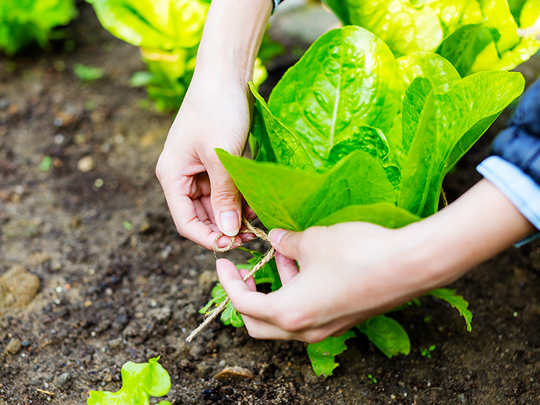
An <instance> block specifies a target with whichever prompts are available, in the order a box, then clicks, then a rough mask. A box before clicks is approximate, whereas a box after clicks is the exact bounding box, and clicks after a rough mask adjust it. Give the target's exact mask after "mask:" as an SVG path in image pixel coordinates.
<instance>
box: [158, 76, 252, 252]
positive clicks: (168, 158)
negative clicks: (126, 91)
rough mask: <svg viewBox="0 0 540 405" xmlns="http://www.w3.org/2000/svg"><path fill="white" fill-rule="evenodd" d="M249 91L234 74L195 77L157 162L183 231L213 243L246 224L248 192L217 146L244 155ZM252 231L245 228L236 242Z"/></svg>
mask: <svg viewBox="0 0 540 405" xmlns="http://www.w3.org/2000/svg"><path fill="white" fill-rule="evenodd" d="M248 97H249V96H248V88H247V85H245V84H243V83H241V82H240V81H238V80H236V81H235V80H234V79H231V78H230V77H223V76H221V77H220V76H215V75H211V76H208V75H206V76H204V77H202V78H201V79H199V78H198V77H196V78H194V79H193V82H192V84H191V86H190V88H189V91H188V93H187V95H186V98H185V100H184V102H183V103H182V107H181V108H180V111H179V112H178V115H177V117H176V119H175V121H174V124H173V126H172V128H171V130H170V132H169V135H168V137H167V141H166V142H165V146H164V149H163V152H162V153H161V156H160V158H159V161H158V164H157V168H156V174H157V177H158V179H159V181H160V183H161V186H162V187H163V191H164V193H165V198H166V199H167V203H168V205H169V209H170V211H171V215H172V217H173V220H174V222H175V224H176V228H177V229H178V232H179V233H180V234H181V235H183V236H185V237H186V238H189V239H191V240H193V241H194V242H196V243H198V244H200V245H202V246H204V247H205V248H207V249H212V245H213V242H214V240H215V239H216V238H217V237H218V236H219V234H220V233H221V232H223V233H224V234H225V235H228V236H231V237H235V235H237V233H238V230H239V229H240V225H241V220H242V196H241V195H240V193H239V192H238V190H237V188H236V186H235V185H234V183H233V181H232V179H231V177H230V176H229V174H228V173H227V171H226V170H225V168H224V167H223V165H222V164H221V162H220V161H219V159H218V157H217V154H216V152H215V148H221V149H224V150H226V151H227V152H229V153H231V154H233V155H236V156H240V155H242V151H243V149H244V145H245V144H246V139H247V135H248V131H249V128H250V117H251V112H250V108H249V105H250V103H249V100H248ZM247 214H248V216H249V217H252V212H251V211H250V212H248V213H247ZM249 237H250V236H249V235H248V234H241V235H240V236H237V237H236V243H237V244H238V245H239V244H240V242H241V238H242V239H244V240H246V239H247V238H249ZM223 239H227V238H223ZM227 242H228V240H225V241H220V246H225V245H226V244H227Z"/></svg>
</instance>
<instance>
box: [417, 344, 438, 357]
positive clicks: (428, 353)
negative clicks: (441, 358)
mask: <svg viewBox="0 0 540 405" xmlns="http://www.w3.org/2000/svg"><path fill="white" fill-rule="evenodd" d="M436 347H437V346H435V345H431V346H429V347H428V348H426V349H420V354H421V355H422V357H427V358H428V359H431V352H433V350H435V348H436Z"/></svg>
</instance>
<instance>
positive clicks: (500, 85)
mask: <svg viewBox="0 0 540 405" xmlns="http://www.w3.org/2000/svg"><path fill="white" fill-rule="evenodd" d="M417 80H418V79H417ZM418 83H422V82H418ZM493 83H497V86H493ZM413 84H414V83H413ZM411 87H413V86H411ZM414 87H417V88H418V89H420V90H421V89H424V92H425V91H426V89H427V87H426V86H425V84H423V85H420V84H418V85H417V86H414ZM414 87H413V88H412V89H411V91H410V92H408V94H409V95H410V98H411V99H412V100H413V101H414V102H417V103H421V102H422V100H425V101H424V102H423V106H424V107H423V108H422V110H421V113H420V114H419V115H418V114H416V115H414V116H413V115H410V118H409V119H408V121H407V122H406V123H405V122H404V124H403V128H404V131H405V132H407V131H409V132H408V134H407V138H409V139H410V137H411V132H412V129H414V127H415V126H416V132H415V135H414V136H413V140H412V142H411V146H410V151H409V153H408V154H407V157H406V159H405V160H404V162H403V167H402V182H401V187H400V192H399V195H398V205H399V206H400V207H402V208H405V209H407V210H409V211H410V212H412V213H413V214H416V215H419V216H421V217H426V216H429V215H431V214H433V213H435V212H436V211H437V209H438V202H439V196H440V191H441V187H442V180H443V178H444V175H445V174H446V173H448V171H449V170H450V169H451V168H452V167H453V166H454V165H455V163H456V162H457V161H458V160H459V159H460V158H461V157H462V156H463V155H464V154H465V152H466V151H467V150H469V148H470V147H471V146H472V145H473V144H474V142H476V141H477V140H478V139H479V138H480V136H481V135H482V134H483V133H484V132H485V131H486V130H487V128H488V127H489V126H490V125H491V123H493V121H494V120H495V119H496V118H497V116H498V115H499V114H500V113H501V112H502V110H503V109H504V108H505V107H506V106H507V105H508V104H510V102H512V101H513V100H514V99H516V98H517V97H518V96H519V95H520V94H521V93H522V92H523V89H524V79H523V77H522V76H521V75H520V74H518V73H508V72H480V73H477V74H475V75H472V76H468V77H466V78H464V79H462V80H459V81H456V82H454V84H453V86H452V87H451V88H450V90H448V91H446V92H444V91H439V90H437V91H435V90H434V91H431V92H430V93H429V95H428V97H427V98H425V97H424V96H423V95H422V96H419V95H418V94H417V93H418V91H415V90H414ZM418 89H417V90H418ZM413 92H414V93H413ZM406 100H407V96H406V99H405V102H404V105H406ZM420 108H421V107H419V106H416V111H420ZM418 117H419V119H418ZM404 138H405V137H404ZM433 151H436V152H435V153H433Z"/></svg>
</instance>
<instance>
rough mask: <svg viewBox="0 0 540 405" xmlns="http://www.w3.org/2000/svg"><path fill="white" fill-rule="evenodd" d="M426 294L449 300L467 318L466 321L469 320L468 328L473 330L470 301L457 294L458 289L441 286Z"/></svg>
mask: <svg viewBox="0 0 540 405" xmlns="http://www.w3.org/2000/svg"><path fill="white" fill-rule="evenodd" d="M426 295H431V296H433V297H437V298H439V299H441V300H443V301H446V302H448V303H449V304H450V305H451V306H452V307H453V308H456V309H457V310H458V311H459V313H460V314H461V316H462V317H463V318H465V322H467V330H468V331H469V332H470V331H471V330H472V327H471V321H472V313H471V311H469V310H468V309H467V308H468V307H469V303H468V302H467V301H465V299H464V298H463V297H462V296H460V295H456V290H450V289H448V288H440V289H438V290H434V291H431V292H429V293H427V294H426Z"/></svg>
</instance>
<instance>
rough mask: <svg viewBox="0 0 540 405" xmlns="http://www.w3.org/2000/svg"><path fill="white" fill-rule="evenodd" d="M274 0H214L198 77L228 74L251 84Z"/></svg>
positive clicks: (208, 20) (196, 73)
mask: <svg viewBox="0 0 540 405" xmlns="http://www.w3.org/2000/svg"><path fill="white" fill-rule="evenodd" d="M272 6H273V2H272V0H214V1H212V5H211V6H210V11H209V13H208V17H207V19H206V24H205V27H204V32H203V37H202V40H201V44H200V47H199V52H198V54H197V68H196V71H195V75H196V76H197V75H201V74H203V75H206V74H212V73H214V72H216V73H227V74H231V75H234V76H236V77H235V78H238V79H239V80H240V81H241V82H243V83H247V82H248V81H249V80H251V78H252V75H253V66H254V63H255V59H256V57H257V53H258V51H259V47H260V45H261V41H262V37H263V35H264V32H265V30H266V25H267V24H268V20H269V18H270V14H271V13H272Z"/></svg>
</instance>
